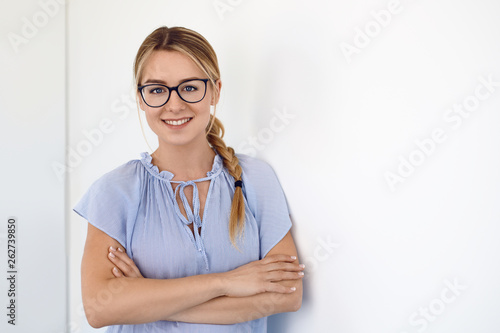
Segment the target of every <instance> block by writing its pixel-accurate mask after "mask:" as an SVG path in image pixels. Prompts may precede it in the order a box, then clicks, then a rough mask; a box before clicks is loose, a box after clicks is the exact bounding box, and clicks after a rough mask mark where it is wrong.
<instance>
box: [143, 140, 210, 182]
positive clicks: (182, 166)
mask: <svg viewBox="0 0 500 333" xmlns="http://www.w3.org/2000/svg"><path fill="white" fill-rule="evenodd" d="M151 156H152V161H151V163H153V165H156V166H157V167H158V169H159V170H160V172H161V171H163V170H167V171H170V172H172V173H173V174H174V178H173V180H180V181H185V180H194V179H199V178H203V177H206V175H207V172H208V171H210V170H211V169H212V165H213V162H214V157H215V152H214V150H213V149H212V148H211V147H210V146H209V144H208V141H207V140H206V138H203V140H202V141H201V142H200V143H197V144H194V143H193V144H192V145H189V146H187V145H182V146H178V145H169V144H167V143H165V142H163V141H161V140H160V141H159V147H158V149H157V150H155V152H154V153H153V154H151Z"/></svg>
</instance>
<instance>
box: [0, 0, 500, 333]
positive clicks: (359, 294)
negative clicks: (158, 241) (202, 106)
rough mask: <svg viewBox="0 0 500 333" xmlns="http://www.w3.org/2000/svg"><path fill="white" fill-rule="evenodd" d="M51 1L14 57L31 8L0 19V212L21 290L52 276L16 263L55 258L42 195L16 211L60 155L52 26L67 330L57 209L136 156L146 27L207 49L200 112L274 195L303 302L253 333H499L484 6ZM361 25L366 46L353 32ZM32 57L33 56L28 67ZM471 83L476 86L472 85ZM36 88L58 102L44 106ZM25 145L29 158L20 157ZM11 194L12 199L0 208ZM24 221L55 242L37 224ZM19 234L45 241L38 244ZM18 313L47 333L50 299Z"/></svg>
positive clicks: (74, 326)
mask: <svg viewBox="0 0 500 333" xmlns="http://www.w3.org/2000/svg"><path fill="white" fill-rule="evenodd" d="M46 1H48V0H46ZM216 5H218V6H219V7H217V8H219V10H217V9H216ZM224 6H225V7H224ZM11 7H12V8H11ZM66 7H67V10H68V12H67V27H66V29H64V28H63V22H62V20H63V14H61V15H59V16H57V17H54V18H53V19H51V21H50V24H48V25H47V27H46V28H44V29H43V30H40V33H39V35H38V36H36V38H33V40H32V41H30V42H29V43H28V44H27V45H24V46H23V47H22V48H21V50H20V56H18V55H16V56H14V55H13V54H12V47H11V46H10V45H9V43H8V40H7V39H6V38H5V36H6V34H7V32H8V31H18V30H20V25H21V23H22V22H21V18H22V17H23V16H29V15H33V13H34V12H36V10H37V8H39V5H38V3H37V2H34V1H25V2H23V4H16V5H9V8H8V14H6V13H7V12H5V11H2V23H3V24H4V25H3V27H2V30H1V31H2V36H4V38H3V39H1V43H2V44H1V47H2V50H6V51H5V52H3V51H2V53H1V56H2V58H1V60H2V66H1V68H2V71H3V72H2V78H4V77H7V78H8V80H5V79H4V80H2V83H1V85H2V86H1V88H2V89H1V97H2V99H1V100H0V108H1V111H2V122H1V124H0V126H1V129H2V132H1V133H2V138H4V139H3V140H2V152H5V153H3V154H2V156H5V161H12V160H13V158H14V157H15V158H16V159H17V161H19V162H21V163H16V164H12V163H10V162H9V163H2V166H1V168H2V171H3V172H2V175H3V176H2V177H3V178H2V184H7V188H8V189H9V194H8V193H7V192H6V191H3V193H2V194H1V195H2V197H1V199H2V201H1V206H0V208H1V209H2V214H3V215H2V216H5V215H6V214H7V215H9V214H18V215H19V216H21V215H24V216H26V217H24V219H25V220H26V226H24V229H21V232H22V233H21V232H20V233H21V236H23V233H24V235H25V236H24V237H26V238H25V239H28V237H29V236H28V234H29V233H30V232H33V238H32V239H31V242H30V241H28V240H23V248H22V251H23V253H26V257H23V258H25V259H23V260H25V263H24V264H25V265H26V266H25V268H24V270H25V271H26V273H25V275H24V279H26V280H25V281H26V282H25V284H24V285H25V286H28V285H30V284H31V285H33V286H36V283H40V281H42V280H43V279H44V277H45V276H47V277H45V280H43V281H44V283H47V282H50V281H52V280H51V279H53V278H54V276H56V277H58V278H62V277H63V276H64V275H63V274H64V273H62V271H60V274H57V271H56V272H54V270H53V269H54V267H57V269H59V268H61V267H63V260H62V258H61V264H60V265H57V266H56V265H52V264H51V265H50V268H45V267H44V269H39V267H38V266H37V265H39V263H40V260H38V261H35V259H34V258H36V257H33V256H31V257H30V256H28V255H27V254H28V253H29V252H35V253H39V252H40V250H41V249H44V250H45V251H46V252H47V253H46V255H47V256H50V257H51V258H60V257H58V256H61V255H62V254H61V252H55V251H56V250H57V249H59V248H60V247H61V246H60V244H62V242H63V237H64V233H63V232H62V230H63V228H64V226H63V225H62V224H61V223H60V222H61V220H60V219H59V220H58V218H60V217H61V216H62V215H57V212H58V209H59V212H60V213H59V214H62V212H61V209H62V207H63V206H62V203H61V202H57V200H56V201H51V203H52V204H54V205H55V206H54V207H56V208H50V209H49V206H48V205H47V203H45V202H42V201H36V204H37V205H40V206H42V207H43V209H45V210H46V211H47V212H50V214H46V215H45V216H46V217H44V218H41V217H40V216H41V215H40V214H37V215H36V216H37V218H36V222H37V223H38V224H34V221H35V219H33V220H32V221H33V222H30V223H32V224H31V225H30V227H28V225H29V224H28V220H29V218H28V217H29V216H30V215H29V214H34V211H35V210H33V209H32V208H31V206H30V208H27V207H28V205H27V203H28V202H31V201H34V199H33V198H35V197H36V198H39V196H37V195H36V194H34V193H37V192H36V191H45V192H44V193H45V195H44V196H43V198H44V200H47V201H49V200H52V199H54V198H58V195H59V197H60V193H61V192H57V191H60V190H61V187H60V185H59V184H60V183H57V184H58V185H57V186H56V185H55V184H56V181H55V180H54V173H53V172H52V171H51V170H49V166H50V163H51V162H52V161H54V160H61V159H63V156H62V148H61V146H60V142H61V140H63V139H64V138H63V136H62V134H57V133H61V132H60V131H61V128H64V115H63V114H62V112H61V111H60V110H62V104H61V103H63V100H64V99H63V97H61V96H62V95H61V92H62V91H63V88H64V87H63V86H62V84H63V82H64V81H63V75H64V68H63V67H62V65H61V64H62V63H63V62H64V56H63V53H62V52H63V51H61V50H63V49H64V40H63V37H62V36H63V33H64V31H66V33H67V44H66V50H67V58H66V60H67V63H68V66H67V68H66V75H67V76H68V85H67V91H66V93H67V95H66V96H67V100H68V104H67V106H68V107H67V110H66V111H67V116H68V123H67V127H66V128H67V131H68V133H69V136H68V142H67V151H68V154H67V167H68V168H67V170H66V171H67V176H68V177H69V180H70V181H69V190H68V192H67V193H66V194H67V201H66V205H65V206H64V209H65V211H64V212H65V214H67V216H69V217H68V220H67V223H68V228H69V231H70V235H69V238H68V239H67V241H68V245H69V247H70V249H71V257H70V266H69V290H68V293H69V294H68V295H69V296H70V306H71V307H70V309H69V312H70V318H69V320H68V325H69V329H68V331H71V332H91V331H95V330H93V329H91V328H90V327H89V326H88V324H87V323H86V320H85V317H84V316H83V313H82V309H81V297H80V271H79V269H80V260H81V255H82V250H83V244H84V241H85V236H86V223H85V221H83V219H81V218H80V217H78V216H76V214H74V213H71V208H72V207H73V206H74V204H75V203H76V202H77V201H78V200H79V198H80V197H81V195H82V194H83V193H84V192H85V190H86V189H87V188H88V186H90V184H91V183H92V182H93V181H94V180H95V179H97V178H98V177H99V176H101V175H102V174H103V173H105V172H107V171H109V170H111V169H113V168H114V167H116V166H118V165H120V164H122V163H124V162H126V161H128V160H130V159H134V158H138V157H139V153H140V152H142V151H147V150H148V147H147V145H146V143H145V142H144V139H143V138H142V135H141V131H140V127H139V122H138V118H137V117H138V116H137V110H136V108H135V104H134V103H135V101H134V100H133V95H132V87H133V84H132V63H133V58H134V56H135V53H136V51H137V48H138V47H139V45H140V43H141V42H142V40H143V39H144V38H145V36H146V35H147V34H149V33H150V32H151V31H152V30H154V29H155V28H156V27H158V26H160V25H167V26H175V25H180V26H186V27H189V28H192V29H194V30H197V31H199V32H200V33H202V34H203V35H204V36H205V37H206V38H207V39H208V40H209V41H210V42H211V43H212V45H213V46H214V48H215V50H216V52H217V54H218V57H219V61H220V65H221V70H222V80H223V96H222V99H221V102H220V104H219V108H218V116H219V117H220V118H221V119H222V121H223V122H224V124H225V127H226V130H227V133H226V142H227V143H228V144H229V145H232V146H233V147H236V148H237V150H238V151H240V152H243V153H250V154H253V153H255V154H256V156H258V157H260V158H262V159H264V160H266V161H268V162H269V163H271V165H272V166H273V167H274V169H275V170H276V172H277V174H278V176H279V178H280V181H281V183H282V186H283V188H284V190H285V192H286V194H287V199H288V201H289V204H290V207H291V209H292V213H293V219H294V227H293V233H294V237H295V240H296V243H297V246H298V248H299V254H300V257H301V258H302V260H303V261H304V262H305V264H306V266H307V268H306V277H305V280H304V285H305V288H304V302H303V306H302V309H301V310H300V311H299V312H297V313H292V314H285V315H279V316H274V317H272V318H271V319H270V332H301V331H304V330H307V331H310V332H341V333H351V332H353V333H354V332H355V333H357V332H371V333H378V332H380V333H386V332H394V333H403V332H407V333H413V332H424V331H425V332H457V333H462V332H463V333H466V332H492V331H497V330H500V320H498V319H497V318H498V316H497V315H496V314H497V313H496V312H497V309H498V308H499V306H500V301H499V297H500V288H499V284H498V281H499V278H500V267H499V261H498V259H497V255H496V254H497V253H498V252H499V250H500V245H499V243H498V241H497V239H498V233H499V232H500V230H499V229H500V225H499V223H498V221H499V218H500V210H499V209H498V204H497V202H498V199H500V173H499V172H498V170H499V169H500V158H499V155H498V150H499V148H500V131H499V130H498V129H499V124H500V122H499V121H500V119H499V118H500V114H499V112H498V110H499V107H500V85H499V83H498V82H500V64H499V63H498V60H497V59H499V58H500V46H499V43H498V41H499V40H500V29H499V25H500V24H499V23H498V16H499V14H500V4H499V3H498V2H496V1H493V0H481V1H475V2H472V1H445V0H443V1H409V0H401V1H399V2H397V1H389V0H385V1H381V0H380V1H371V2H366V1H349V2H347V1H342V2H341V1H319V0H316V1H307V2H306V1H292V0H288V1H285V0H279V1H278V0H276V1H272V2H271V1H263V0H254V1H242V0H220V1H213V0H210V1H201V0H198V1H189V2H187V1H186V2H183V1H151V0H149V1H140V2H139V1H131V0H126V1H118V0H108V1H96V0H87V1H78V0H73V1H71V2H70V3H69V4H67V6H66ZM224 8H225V11H223V10H224ZM382 10H385V11H384V12H381V11H382ZM383 13H385V15H384V14H383ZM387 13H389V15H390V17H389V15H387ZM4 17H5V19H4ZM59 20H61V21H59ZM377 20H378V21H380V22H381V23H377ZM4 22H5V23H4ZM58 24H59V25H58ZM51 29H53V30H51ZM366 29H368V34H369V35H370V36H364V33H361V32H360V31H366ZM377 29H378V30H377ZM49 40H50V43H55V44H54V45H53V44H46V43H49ZM46 41H47V42H46ZM58 41H59V42H58ZM48 45H50V46H48ZM342 50H344V52H343V51H342ZM345 50H350V52H351V54H350V55H348V54H347V53H346V52H347V51H345ZM9 52H10V53H9ZM42 55H45V57H46V58H44V59H45V60H47V62H46V63H44V64H43V65H40V64H39V63H36V62H35V60H36V61H39V60H38V59H40V58H41V57H42ZM4 59H5V60H4ZM49 59H50V60H49ZM6 61H9V62H8V63H7V62H6ZM6 64H7V65H6ZM11 64H13V65H11ZM47 64H48V65H47ZM58 64H59V65H58ZM48 72H50V73H52V74H51V75H49V74H48ZM4 73H5V75H7V76H4ZM26 80H30V82H34V83H35V87H36V89H33V86H31V85H30V88H29V89H28V90H29V91H30V96H29V98H25V100H26V103H27V106H26V107H23V109H22V114H23V115H26V116H25V117H26V118H25V117H24V116H22V118H20V119H21V121H17V122H14V120H12V119H14V118H13V117H19V113H18V112H19V111H18V110H20V109H19V108H18V105H17V103H15V102H14V101H15V100H16V101H17V98H15V96H17V95H15V94H20V93H22V92H24V91H25V89H26V86H25V85H24V82H26ZM33 80H34V81H33ZM485 80H486V81H488V80H491V81H493V83H492V84H490V86H489V87H486V86H485V84H484V83H483V82H484V81H485ZM12 82H14V83H15V89H13V88H12V87H11V86H10V84H9V83H12ZM54 87H55V88H54ZM23 88H24V89H23ZM488 89H490V90H488ZM33 91H35V92H36V93H34V92H33ZM54 91H55V92H54ZM53 93H54V94H55V96H56V97H54V101H57V102H52V100H51V99H50V97H48V96H52V95H51V94H53ZM51 103H54V104H51ZM474 103H476V104H474ZM52 105H56V106H55V107H52ZM460 105H465V106H460ZM38 106H40V108H41V111H42V112H43V113H42V114H43V115H44V117H39V116H40V110H39V109H37V107H38ZM460 107H461V109H462V111H456V110H458V109H459V108H460ZM56 110H59V111H56ZM454 110H455V111H454ZM468 110H470V111H468ZM57 112H59V113H57ZM278 115H279V116H278ZM276 117H278V118H279V119H281V121H277V120H273V119H274V118H276ZM4 119H9V121H6V122H4ZM47 119H50V121H48V120H47ZM44 120H45V122H44ZM21 122H22V124H21ZM39 122H42V125H41V126H39ZM28 124H29V125H28ZM106 124H107V125H106ZM109 124H111V127H110V125H109ZM104 125H106V126H104ZM281 125H282V126H281ZM51 126H55V127H54V128H52V127H51ZM103 126H104V127H106V128H108V127H110V129H109V128H108V130H107V133H103V131H102V129H103ZM145 126H146V127H147V125H146V124H145ZM47 129H50V131H47ZM41 133H43V135H41ZM98 133H102V136H100V135H99V134H98ZM23 134H24V135H23ZM51 135H52V136H54V137H52V136H51ZM58 135H60V136H61V140H56V139H58V138H59V137H58ZM89 137H92V138H93V142H91V141H92V140H90V139H89ZM149 137H150V140H149V142H150V145H151V146H153V148H154V147H155V142H154V140H153V137H152V136H149ZM45 140H47V141H50V140H52V141H51V142H53V144H51V145H49V144H46V142H45ZM431 140H433V143H431ZM33 142H35V143H36V145H35V146H32V147H36V148H34V149H33V148H31V150H26V149H27V148H26V146H27V145H28V144H33ZM54 142H58V144H55V143H54ZM38 145H41V146H38ZM48 146H50V147H51V148H50V149H49V148H48ZM38 147H43V148H38ZM23 149H24V151H23ZM51 149H53V150H51ZM85 149H86V150H85ZM19 151H23V152H27V151H29V152H30V153H29V155H28V154H19V153H18V152H19ZM42 152H44V153H45V152H49V153H47V154H43V153H42ZM27 155H28V156H27ZM48 155H50V156H48ZM83 155H85V156H83ZM35 161H36V162H35ZM408 161H411V162H408ZM30 162H31V163H30ZM28 163H30V164H28ZM35 163H36V165H37V166H34V167H35V168H37V169H36V170H37V174H40V172H42V170H43V172H45V171H46V172H47V174H43V177H37V178H36V179H33V178H30V179H29V180H26V181H25V182H23V183H20V182H15V180H14V179H16V177H20V176H19V174H26V172H25V171H28V170H29V171H31V174H32V172H33V171H32V170H33V167H31V168H30V169H28V168H27V167H26V166H28V165H30V166H31V165H33V164H35ZM51 172H52V174H51ZM6 174H8V175H10V176H9V177H6V176H5V175H6ZM388 177H389V178H390V179H392V183H391V182H390V181H388ZM4 179H5V181H7V183H5V181H4ZM391 184H392V185H391ZM12 191H18V192H12ZM33 191H35V192H33ZM50 191H55V192H50ZM10 193H18V194H16V197H17V198H19V197H20V195H23V198H25V199H22V200H19V201H17V202H18V206H11V204H10V202H11V201H5V200H12V199H11V198H12V195H10ZM4 202H9V204H8V205H4ZM4 207H17V208H15V209H13V210H14V211H15V212H14V213H10V210H7V209H5V208H4ZM51 207H52V206H51ZM43 209H41V210H42V211H43ZM41 210H38V211H41ZM4 211H8V213H3V212H4ZM54 212H56V213H54ZM42 215H43V214H42ZM48 217H50V219H49V218H48ZM2 218H3V217H2ZM20 220H21V219H20ZM42 222H43V224H44V226H48V225H51V223H52V224H54V228H52V229H50V231H49V228H40V224H41V223H42ZM57 223H59V224H57ZM51 226H52V225H51ZM5 227H6V223H2V225H1V226H0V228H4V229H0V233H1V232H2V230H3V232H4V233H5ZM32 228H33V229H32ZM54 232H58V233H57V234H55V233H54ZM35 235H43V236H44V238H45V239H46V238H47V237H51V240H52V241H51V243H50V244H47V242H43V243H41V244H40V243H37V241H36V238H35V237H34V236H35ZM3 241H4V240H2V242H3ZM50 251H54V253H52V252H50ZM2 256H3V257H5V255H2ZM29 260H32V261H33V262H29ZM30 270H36V274H34V272H30V273H33V274H27V273H28V271H30ZM44 274H46V275H44ZM40 275H42V277H40ZM49 275H50V279H49V278H48V276H49ZM35 276H36V278H35ZM58 283H59V282H58ZM61 283H64V282H61ZM21 286H22V285H21ZM0 288H2V290H3V288H4V287H3V285H2V284H0ZM40 289H43V288H40ZM35 291H36V292H39V293H42V292H46V290H37V289H34V292H35ZM50 295H53V294H52V293H51V294H50ZM3 297H5V296H3ZM1 302H3V301H1ZM32 302H33V303H31V306H35V304H37V308H38V311H37V312H33V313H32V314H31V313H30V312H25V314H24V316H25V320H26V321H27V319H28V318H30V320H32V319H33V320H34V319H35V316H44V318H47V320H45V321H43V320H42V322H43V324H42V326H41V327H43V328H42V329H46V330H47V332H49V331H50V332H53V330H54V329H59V327H62V326H61V325H63V322H62V318H61V317H57V316H56V315H54V314H53V313H52V314H53V316H49V315H47V314H45V313H44V311H45V310H46V309H47V308H49V304H50V306H52V305H53V306H61V305H62V304H64V301H59V299H58V298H57V297H50V301H47V302H48V303H47V304H44V305H43V306H40V305H39V304H40V303H34V301H32ZM24 304H26V305H25V306H28V305H27V304H28V303H27V302H25V303H24ZM24 311H27V310H24ZM48 318H50V320H51V321H49V319H48ZM54 323H57V324H54ZM2 324H3V323H2ZM57 325H59V326H57ZM0 327H1V326H0ZM9 332H10V331H9Z"/></svg>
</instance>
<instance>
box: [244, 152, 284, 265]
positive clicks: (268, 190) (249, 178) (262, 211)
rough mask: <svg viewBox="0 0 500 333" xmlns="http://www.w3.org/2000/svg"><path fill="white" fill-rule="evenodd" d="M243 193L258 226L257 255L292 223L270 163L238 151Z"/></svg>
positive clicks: (276, 239)
mask: <svg viewBox="0 0 500 333" xmlns="http://www.w3.org/2000/svg"><path fill="white" fill-rule="evenodd" d="M238 158H239V160H240V165H241V166H242V169H243V173H242V180H243V189H244V194H245V197H246V198H247V202H248V205H249V206H250V207H249V208H250V210H251V211H252V213H253V214H254V217H255V219H256V221H257V225H258V227H259V237H260V259H262V258H264V257H265V256H266V255H267V254H268V253H269V251H271V249H272V248H273V247H274V246H275V245H276V244H278V243H279V242H280V241H281V240H282V239H283V237H285V235H286V234H287V232H288V231H289V230H290V228H291V227H292V222H291V220H290V212H289V208H288V204H287V201H286V197H285V193H284V192H283V189H282V188H281V184H280V182H279V180H278V177H277V176H276V173H275V172H274V170H273V169H272V168H271V166H270V165H269V164H268V163H266V162H264V161H261V160H258V159H255V158H252V157H249V156H246V155H238Z"/></svg>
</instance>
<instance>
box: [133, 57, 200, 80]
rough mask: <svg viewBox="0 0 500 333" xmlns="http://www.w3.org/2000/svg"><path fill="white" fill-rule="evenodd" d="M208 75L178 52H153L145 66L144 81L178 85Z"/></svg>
mask: <svg viewBox="0 0 500 333" xmlns="http://www.w3.org/2000/svg"><path fill="white" fill-rule="evenodd" d="M205 76H206V75H205V74H204V73H203V71H202V70H201V69H200V68H198V66H197V65H196V64H195V63H194V61H193V60H191V59H190V58H189V57H188V56H186V55H184V54H182V53H180V52H178V51H165V50H161V51H153V53H152V54H151V56H150V57H149V59H148V60H147V61H146V64H145V65H144V75H143V78H142V81H143V82H145V81H147V80H155V81H163V82H165V83H166V84H178V83H179V82H181V81H183V80H184V79H185V78H191V77H198V78H204V77H205Z"/></svg>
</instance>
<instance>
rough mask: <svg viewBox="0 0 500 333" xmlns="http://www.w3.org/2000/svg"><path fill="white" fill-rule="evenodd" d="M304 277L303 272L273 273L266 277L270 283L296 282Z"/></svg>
mask: <svg viewBox="0 0 500 333" xmlns="http://www.w3.org/2000/svg"><path fill="white" fill-rule="evenodd" d="M303 277H304V272H280V271H274V272H271V273H269V274H268V275H267V279H268V280H269V281H270V282H277V281H283V280H298V279H301V278H303Z"/></svg>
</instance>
